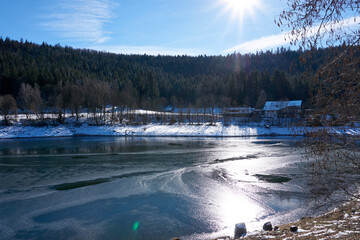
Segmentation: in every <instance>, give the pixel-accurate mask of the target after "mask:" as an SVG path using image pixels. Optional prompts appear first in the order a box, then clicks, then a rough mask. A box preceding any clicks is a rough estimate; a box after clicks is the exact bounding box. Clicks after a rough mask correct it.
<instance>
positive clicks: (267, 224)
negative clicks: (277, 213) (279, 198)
mask: <svg viewBox="0 0 360 240" xmlns="http://www.w3.org/2000/svg"><path fill="white" fill-rule="evenodd" d="M263 230H264V231H272V230H273V227H272V225H271V222H267V223H265V224H264V226H263Z"/></svg>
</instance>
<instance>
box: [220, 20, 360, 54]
mask: <svg viewBox="0 0 360 240" xmlns="http://www.w3.org/2000/svg"><path fill="white" fill-rule="evenodd" d="M359 22H360V16H357V17H355V18H354V17H351V18H347V19H344V20H342V21H340V22H338V23H333V24H332V28H333V29H339V30H341V29H344V28H349V27H352V26H354V25H358V24H359ZM318 28H319V25H317V26H313V27H311V28H310V29H309V30H308V32H307V36H308V37H309V36H313V35H315V34H316V33H317V29H318ZM328 28H329V26H327V28H326V27H325V28H323V29H322V31H321V33H326V32H328V31H329V29H328ZM290 33H291V32H290V31H289V32H282V33H279V34H275V35H270V36H266V37H261V38H258V39H254V40H251V41H247V42H244V43H241V44H239V45H236V46H233V47H231V48H229V49H226V50H225V51H223V53H224V54H228V53H233V52H243V53H250V52H256V51H260V50H269V49H272V48H275V47H279V46H288V45H289V42H288V41H287V40H289V34H290ZM285 39H287V40H285Z"/></svg>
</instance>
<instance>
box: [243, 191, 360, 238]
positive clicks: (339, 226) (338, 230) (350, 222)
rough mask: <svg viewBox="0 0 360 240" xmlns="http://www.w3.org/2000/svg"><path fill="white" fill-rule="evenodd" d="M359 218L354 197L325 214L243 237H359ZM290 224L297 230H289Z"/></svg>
mask: <svg viewBox="0 0 360 240" xmlns="http://www.w3.org/2000/svg"><path fill="white" fill-rule="evenodd" d="M359 220H360V199H359V198H354V199H350V200H349V201H347V202H345V203H344V204H342V205H341V206H339V207H336V208H335V209H333V210H331V211H329V212H327V213H325V214H322V215H319V216H315V217H303V218H301V219H299V220H297V221H295V222H291V223H286V224H282V225H280V226H279V228H278V230H276V231H264V230H261V231H257V232H255V233H252V234H249V235H248V236H246V237H245V238H244V239H249V240H261V239H279V240H281V239H282V240H285V239H300V240H313V239H360V225H359ZM292 226H296V227H297V228H298V230H297V231H295V232H291V231H290V227H292Z"/></svg>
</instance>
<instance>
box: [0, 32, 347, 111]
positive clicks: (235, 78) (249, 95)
mask: <svg viewBox="0 0 360 240" xmlns="http://www.w3.org/2000/svg"><path fill="white" fill-rule="evenodd" d="M339 48H341V47H339ZM339 50H340V49H320V50H319V51H317V52H316V56H315V58H313V59H314V60H313V61H312V63H311V65H309V64H304V62H300V60H299V59H300V58H299V57H300V56H301V55H302V54H303V52H302V51H290V50H286V49H284V48H281V49H278V50H277V51H276V52H274V53H273V52H270V51H267V52H260V53H257V54H250V55H249V54H246V55H241V54H235V53H234V54H230V55H227V56H198V57H190V56H176V57H171V56H147V55H121V54H120V55H119V54H112V53H105V52H97V51H92V50H84V49H73V48H71V47H62V46H60V45H56V46H50V45H48V44H46V43H43V44H41V45H38V44H34V43H31V42H28V41H25V42H24V41H21V42H18V41H14V40H10V39H9V38H6V39H2V38H0V95H7V94H10V95H12V96H14V98H15V99H16V101H17V106H18V107H19V108H20V109H22V110H24V111H32V112H37V111H41V109H56V110H60V109H71V110H72V111H75V112H76V111H78V110H79V108H81V107H86V108H88V109H92V110H94V111H96V110H101V109H103V108H104V107H105V106H108V105H111V106H123V107H125V106H127V107H141V108H147V109H160V108H163V107H165V106H167V105H172V106H176V107H188V106H192V107H227V106H252V107H259V108H260V107H262V106H263V104H264V102H265V101H266V100H284V99H289V100H294V99H301V100H304V102H307V100H308V99H309V89H311V85H312V82H311V81H310V80H309V79H312V78H310V77H308V78H306V77H304V74H303V73H304V71H305V69H306V72H307V73H308V75H310V76H311V75H312V72H313V71H314V70H316V69H317V68H318V67H319V66H320V65H321V63H322V62H323V61H325V60H326V59H327V58H329V57H331V56H332V55H334V54H336V52H338V51H339Z"/></svg>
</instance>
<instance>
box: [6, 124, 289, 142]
mask: <svg viewBox="0 0 360 240" xmlns="http://www.w3.org/2000/svg"><path fill="white" fill-rule="evenodd" d="M79 135H86V136H144V137H145V136H151V137H154V136H174V137H177V136H179V137H181V136H189V137H191V136H194V137H247V136H267V135H277V136H281V135H291V129H289V128H287V127H270V128H266V127H262V126H238V125H226V126H224V125H223V124H222V123H217V124H214V125H212V124H206V123H205V124H200V125H191V124H181V125H180V124H174V125H165V124H147V125H138V126H131V125H119V124H115V125H98V126H96V125H94V126H93V125H88V124H86V123H84V124H81V125H80V126H76V125H74V124H63V125H58V126H43V127H35V126H24V125H21V124H15V125H12V126H0V138H27V137H67V136H79Z"/></svg>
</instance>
